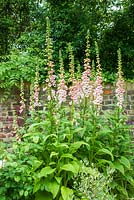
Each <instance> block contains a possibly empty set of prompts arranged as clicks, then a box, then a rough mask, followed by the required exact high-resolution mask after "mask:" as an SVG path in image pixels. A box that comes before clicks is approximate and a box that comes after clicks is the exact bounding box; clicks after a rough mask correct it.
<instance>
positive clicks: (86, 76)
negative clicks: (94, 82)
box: [81, 69, 92, 97]
mask: <svg viewBox="0 0 134 200" xmlns="http://www.w3.org/2000/svg"><path fill="white" fill-rule="evenodd" d="M81 79H82V82H81V87H82V93H83V97H89V96H90V94H91V92H92V86H91V85H90V69H87V70H85V71H84V72H83V73H82V78H81Z"/></svg>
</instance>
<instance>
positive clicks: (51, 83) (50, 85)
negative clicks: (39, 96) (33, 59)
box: [46, 18, 56, 133]
mask: <svg viewBox="0 0 134 200" xmlns="http://www.w3.org/2000/svg"><path fill="white" fill-rule="evenodd" d="M52 47H53V46H52V39H51V28H50V21H49V18H46V59H47V71H48V76H47V79H46V84H47V92H48V109H49V113H48V115H49V120H50V123H51V128H50V132H51V133H52V132H53V128H54V123H55V122H54V108H55V107H54V100H55V97H56V89H55V87H56V79H55V74H54V72H55V71H54V62H53V56H52V54H53V49H52Z"/></svg>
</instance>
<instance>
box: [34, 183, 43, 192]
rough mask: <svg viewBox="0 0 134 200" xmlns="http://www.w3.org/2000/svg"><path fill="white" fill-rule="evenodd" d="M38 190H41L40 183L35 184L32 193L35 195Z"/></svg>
mask: <svg viewBox="0 0 134 200" xmlns="http://www.w3.org/2000/svg"><path fill="white" fill-rule="evenodd" d="M40 188H41V182H40V181H37V182H35V184H34V188H33V193H36V192H37V191H38V190H40Z"/></svg>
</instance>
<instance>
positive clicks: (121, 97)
mask: <svg viewBox="0 0 134 200" xmlns="http://www.w3.org/2000/svg"><path fill="white" fill-rule="evenodd" d="M123 85H124V81H123V79H120V78H119V79H118V81H117V83H116V87H117V88H116V90H115V95H116V98H117V106H119V108H122V107H123V102H124V93H125V90H124V88H123Z"/></svg>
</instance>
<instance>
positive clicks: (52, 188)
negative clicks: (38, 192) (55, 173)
mask: <svg viewBox="0 0 134 200" xmlns="http://www.w3.org/2000/svg"><path fill="white" fill-rule="evenodd" d="M45 189H46V191H48V192H51V193H52V195H53V199H55V197H56V196H57V194H58V192H59V189H60V184H59V183H58V182H57V181H56V180H50V179H46V180H45Z"/></svg>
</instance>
